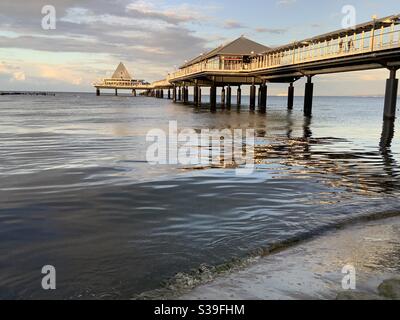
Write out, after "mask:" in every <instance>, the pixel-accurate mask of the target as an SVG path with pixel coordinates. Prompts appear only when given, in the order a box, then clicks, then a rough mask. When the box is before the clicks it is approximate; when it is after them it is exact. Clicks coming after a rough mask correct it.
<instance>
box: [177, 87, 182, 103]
mask: <svg viewBox="0 0 400 320" xmlns="http://www.w3.org/2000/svg"><path fill="white" fill-rule="evenodd" d="M178 101H182V87H181V86H179V88H178Z"/></svg>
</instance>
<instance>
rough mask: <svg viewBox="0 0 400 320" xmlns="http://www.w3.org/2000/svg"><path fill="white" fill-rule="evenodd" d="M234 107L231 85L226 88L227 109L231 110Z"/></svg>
mask: <svg viewBox="0 0 400 320" xmlns="http://www.w3.org/2000/svg"><path fill="white" fill-rule="evenodd" d="M231 105H232V88H231V86H230V85H228V87H227V88H226V107H227V108H228V109H230V108H231Z"/></svg>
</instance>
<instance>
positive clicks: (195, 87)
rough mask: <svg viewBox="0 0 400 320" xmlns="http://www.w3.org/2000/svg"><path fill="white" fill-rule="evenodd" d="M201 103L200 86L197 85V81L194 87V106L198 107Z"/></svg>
mask: <svg viewBox="0 0 400 320" xmlns="http://www.w3.org/2000/svg"><path fill="white" fill-rule="evenodd" d="M198 103H199V86H198V84H197V80H195V83H194V87H193V104H194V105H195V106H197V105H198Z"/></svg>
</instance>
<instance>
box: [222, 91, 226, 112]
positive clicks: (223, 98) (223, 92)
mask: <svg viewBox="0 0 400 320" xmlns="http://www.w3.org/2000/svg"><path fill="white" fill-rule="evenodd" d="M225 93H226V91H225V87H222V90H221V105H222V107H223V108H225Z"/></svg>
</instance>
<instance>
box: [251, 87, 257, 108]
mask: <svg viewBox="0 0 400 320" xmlns="http://www.w3.org/2000/svg"><path fill="white" fill-rule="evenodd" d="M255 109H256V86H255V85H254V84H252V85H251V87H250V110H253V111H254V110H255Z"/></svg>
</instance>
